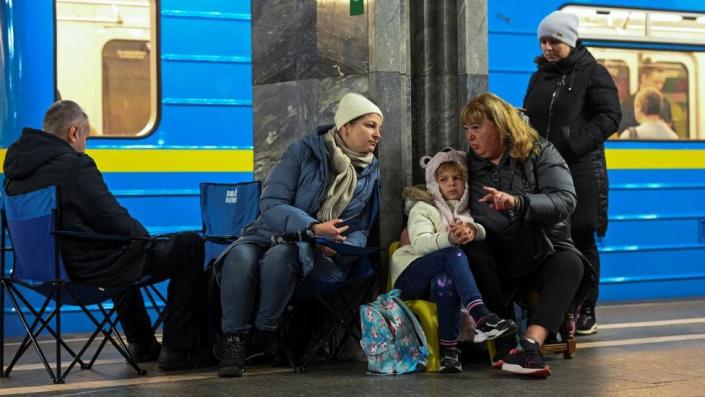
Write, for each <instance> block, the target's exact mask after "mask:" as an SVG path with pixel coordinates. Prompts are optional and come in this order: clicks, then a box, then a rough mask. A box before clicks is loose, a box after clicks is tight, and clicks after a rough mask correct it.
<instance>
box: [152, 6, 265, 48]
mask: <svg viewBox="0 0 705 397" xmlns="http://www.w3.org/2000/svg"><path fill="white" fill-rule="evenodd" d="M250 26H251V24H250V20H249V15H244V14H230V15H227V14H217V13H205V12H204V13H200V12H188V11H181V10H167V9H164V8H162V32H169V35H168V36H166V35H162V54H192V53H197V54H200V55H214V56H223V55H228V56H237V55H244V54H250V53H251V52H252V50H251V43H250V41H251V33H250Z"/></svg>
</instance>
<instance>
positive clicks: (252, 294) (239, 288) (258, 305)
mask: <svg viewBox="0 0 705 397" xmlns="http://www.w3.org/2000/svg"><path fill="white" fill-rule="evenodd" d="M347 275H348V269H346V268H345V266H342V267H341V266H339V265H338V264H337V263H335V262H333V261H331V260H329V259H326V258H317V260H316V264H315V266H314V268H313V270H312V271H311V273H309V274H308V275H307V279H312V280H316V281H323V282H339V281H344V280H345V279H346V278H347ZM300 278H301V263H300V261H299V250H298V247H297V246H296V245H294V244H277V245H272V246H266V245H260V244H257V243H242V244H238V245H236V246H235V247H233V248H232V249H231V250H230V252H228V254H227V255H226V256H225V258H223V260H222V262H221V264H220V267H219V269H218V272H217V279H218V283H219V284H220V300H221V306H222V310H223V319H222V326H221V328H222V331H223V333H236V332H241V331H246V330H249V329H252V327H253V325H254V327H255V328H257V329H259V330H261V331H274V330H276V329H277V326H278V325H279V319H280V318H281V315H282V313H283V312H284V309H286V306H287V304H288V303H289V300H290V299H291V296H292V295H293V293H294V290H295V289H296V285H297V283H298V282H299V280H300Z"/></svg>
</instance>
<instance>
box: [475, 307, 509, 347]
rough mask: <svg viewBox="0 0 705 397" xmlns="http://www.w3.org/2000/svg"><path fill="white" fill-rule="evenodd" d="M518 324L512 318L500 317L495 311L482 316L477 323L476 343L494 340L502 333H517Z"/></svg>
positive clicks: (507, 334)
mask: <svg viewBox="0 0 705 397" xmlns="http://www.w3.org/2000/svg"><path fill="white" fill-rule="evenodd" d="M516 332H517V325H516V324H515V323H514V321H512V320H507V319H503V318H500V317H499V316H498V315H496V314H494V313H490V314H488V315H486V316H485V317H483V318H481V319H480V320H479V321H478V322H477V324H476V325H475V339H474V342H475V343H482V342H484V341H486V340H493V339H495V338H498V337H500V336H502V335H505V336H509V335H510V334H516Z"/></svg>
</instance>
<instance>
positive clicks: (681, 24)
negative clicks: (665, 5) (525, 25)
mask: <svg viewBox="0 0 705 397" xmlns="http://www.w3.org/2000/svg"><path fill="white" fill-rule="evenodd" d="M562 11H566V12H570V13H573V14H576V15H577V16H578V18H579V19H580V25H579V26H580V27H579V31H580V32H579V36H580V37H581V38H584V39H604V40H625V41H649V42H661V43H687V44H705V14H697V13H685V12H684V13H681V12H668V11H662V10H642V9H634V10H630V9H626V8H610V7H594V6H573V5H571V6H566V7H563V8H562Z"/></svg>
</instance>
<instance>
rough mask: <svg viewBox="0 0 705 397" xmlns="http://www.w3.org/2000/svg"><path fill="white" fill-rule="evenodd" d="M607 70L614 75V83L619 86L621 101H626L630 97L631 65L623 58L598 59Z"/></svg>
mask: <svg viewBox="0 0 705 397" xmlns="http://www.w3.org/2000/svg"><path fill="white" fill-rule="evenodd" d="M598 62H599V63H601V64H602V65H603V66H604V67H605V68H606V69H607V71H608V72H609V73H610V76H612V79H613V80H614V84H615V85H616V86H617V92H618V93H619V102H620V103H624V101H626V100H627V98H629V93H630V92H631V90H630V89H629V65H627V63H626V62H625V61H623V60H621V59H598Z"/></svg>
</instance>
